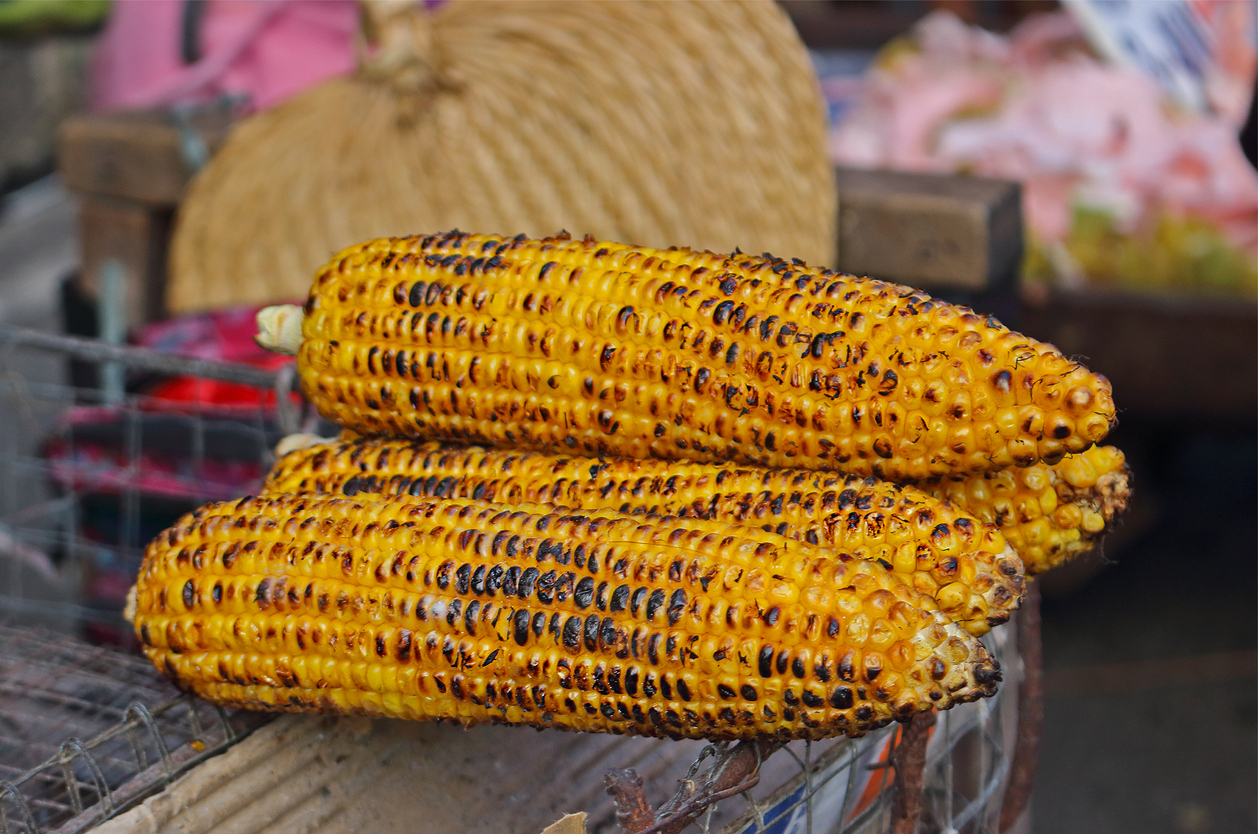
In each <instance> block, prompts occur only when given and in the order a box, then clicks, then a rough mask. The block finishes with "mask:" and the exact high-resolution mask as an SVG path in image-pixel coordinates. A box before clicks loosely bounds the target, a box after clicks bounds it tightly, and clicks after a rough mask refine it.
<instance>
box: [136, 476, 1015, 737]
mask: <svg viewBox="0 0 1258 834" xmlns="http://www.w3.org/2000/svg"><path fill="white" fill-rule="evenodd" d="M238 519H244V520H245V521H246V523H244V524H239V525H238V524H236V523H235V522H236V521H237V520H238ZM495 541H497V542H498V546H497V548H496V549H497V553H495V552H494V550H495V546H494V542H495ZM507 541H515V542H516V546H515V548H514V549H513V550H510V554H509V549H508V548H507V547H506V544H505V543H506V542H507ZM544 542H546V543H548V544H546V545H545V546H543V543H544ZM555 544H558V545H561V546H562V548H563V549H564V551H565V552H573V553H575V551H576V549H577V546H578V545H579V546H581V547H583V548H584V550H583V552H582V556H581V559H580V565H577V560H576V559H575V558H574V559H573V562H572V564H573V571H574V572H577V571H580V572H583V573H584V574H585V575H584V576H582V579H587V578H588V579H590V580H591V582H592V584H593V588H590V589H588V590H583V591H582V593H581V594H578V593H577V592H576V588H577V586H579V584H580V583H577V584H576V585H573V586H572V587H573V591H572V592H571V593H565V594H563V595H560V594H559V593H557V592H556V590H555V589H556V587H558V585H559V579H558V578H554V581H553V582H552V577H551V576H550V573H549V572H546V573H541V574H540V575H539V573H538V564H539V562H538V559H539V554H541V552H542V551H543V550H546V551H547V553H551V554H553V553H554V552H555V550H554V545H555ZM229 551H230V552H232V553H233V554H235V555H234V558H233V559H231V560H227V559H223V558H222V557H221V554H224V553H226V552H229ZM198 552H199V553H201V554H202V555H203V558H200V559H196V558H190V554H193V553H198ZM545 558H546V559H548V560H549V558H550V557H549V556H546V557H545ZM678 561H679V562H680V565H679V570H678V571H676V572H674V573H672V574H671V575H670V573H669V571H668V566H669V565H671V564H672V563H674V562H678ZM544 564H546V565H549V564H552V562H550V561H546V562H545V563H544ZM618 574H619V575H618ZM709 574H711V575H713V576H718V577H719V581H709V583H708V584H707V586H706V589H705V587H704V585H703V584H702V581H701V578H702V577H704V576H707V575H709ZM620 579H624V580H625V581H624V582H620V581H619V580H620ZM604 585H606V586H607V588H608V589H609V590H607V591H606V592H600V591H599V590H598V589H599V588H600V587H603V586H604ZM634 586H636V587H635V589H634V590H633V591H630V590H629V588H630V587H634ZM587 587H588V586H587ZM216 588H221V589H222V590H221V592H216V591H215V590H214V589H216ZM621 588H624V589H625V590H623V591H622V590H620V589H621ZM293 591H296V593H294V592H293ZM639 592H642V593H641V596H640V597H639ZM765 593H770V594H776V595H777V599H778V602H777V604H776V606H775V607H777V608H778V609H779V611H780V616H779V617H778V618H777V619H776V620H775V621H774V623H773V624H771V625H768V624H766V623H765V622H764V621H763V620H762V619H761V618H759V617H757V616H756V614H755V610H756V607H755V605H756V600H758V599H760V598H761V597H762V596H763V595H764V594H765ZM135 594H136V609H135V623H134V625H135V629H136V633H137V634H138V635H139V637H140V640H141V642H142V644H143V646H144V651H145V653H146V655H147V656H148V657H149V659H150V660H151V661H152V662H153V663H154V665H155V666H157V668H159V669H161V670H163V671H164V672H165V673H166V674H169V675H171V676H173V677H175V678H176V679H177V680H178V681H179V682H180V684H181V685H182V686H185V687H187V688H189V689H191V690H192V691H194V692H196V693H197V694H199V695H202V696H203V697H206V698H208V699H210V700H212V701H215V702H217V703H220V704H225V705H231V706H239V707H247V708H256V709H268V710H314V711H323V712H339V713H355V714H367V715H378V716H391V717H402V718H415V719H451V720H458V721H462V722H467V723H476V722H485V721H492V722H504V723H513V724H532V725H535V726H539V727H560V728H564V729H570V730H588V731H600V732H612V733H637V734H642V735H652V736H669V737H675V738H702V739H735V738H747V737H752V736H755V735H757V734H761V733H772V734H774V735H778V736H780V737H782V738H820V737H825V736H830V735H839V734H849V735H859V734H862V733H864V732H867V731H868V730H870V729H873V728H875V727H878V726H881V725H883V724H886V723H887V722H889V721H892V720H895V719H896V718H898V717H903V716H905V715H911V714H912V713H914V712H917V711H919V710H922V709H927V708H932V707H936V708H946V707H948V706H951V705H952V704H955V703H959V702H964V701H970V700H974V699H976V698H979V697H982V696H984V695H989V694H991V693H992V692H993V691H994V688H995V685H996V680H997V678H998V670H997V668H996V665H995V663H994V662H993V661H992V659H991V658H990V656H989V655H988V654H987V652H986V651H985V650H984V649H983V647H982V646H981V644H979V643H978V641H977V640H976V639H975V638H974V637H973V636H971V635H969V634H968V633H966V631H965V630H964V629H962V628H960V627H959V626H958V625H957V624H955V623H951V622H949V621H947V620H946V619H945V618H944V617H943V616H942V615H941V614H940V613H939V612H938V611H936V610H934V609H933V608H932V607H931V606H930V605H929V601H928V600H927V599H926V598H925V597H923V596H922V595H921V594H920V593H918V592H917V591H915V590H914V589H913V588H912V587H911V586H910V585H908V584H906V583H905V582H903V581H901V580H900V579H899V578H897V576H896V575H895V574H893V573H891V572H890V571H888V570H886V569H885V568H884V567H882V566H881V565H880V564H878V563H877V562H868V561H862V560H859V559H853V558H851V557H848V556H845V555H843V554H840V553H837V552H835V551H832V550H828V549H826V548H824V547H820V546H814V545H807V544H803V543H800V542H797V541H794V540H791V539H787V538H783V537H781V536H778V535H776V534H773V533H768V532H764V531H761V530H757V529H755V528H750V527H745V526H740V525H737V524H730V523H726V522H720V521H709V520H701V519H679V518H673V517H663V516H653V517H649V518H647V517H642V516H636V517H635V516H630V515H624V514H620V513H617V512H614V511H610V510H598V509H593V510H587V509H561V508H556V507H552V506H544V505H539V504H533V503H528V502H524V501H516V502H514V503H512V504H492V503H487V502H483V501H475V500H471V499H461V498H445V499H429V498H419V497H415V496H410V495H395V496H378V495H357V496H355V497H353V498H343V497H336V496H328V495H286V496H280V495H270V496H261V497H257V498H249V499H245V500H243V501H239V502H231V503H224V504H215V505H209V506H207V507H205V508H202V509H201V510H199V511H198V512H197V513H196V514H194V515H189V516H186V517H184V518H183V519H181V520H180V521H179V522H178V523H177V524H176V526H175V527H173V528H172V529H171V530H170V531H168V532H167V533H164V534H162V535H161V536H159V537H158V538H157V539H156V540H154V541H153V543H152V544H150V545H149V547H148V549H147V551H146V553H145V557H144V563H143V566H142V567H141V571H140V577H139V581H138V583H137V585H136V589H135ZM579 596H580V597H581V598H583V599H584V600H585V602H586V604H585V605H584V606H581V605H579V604H578V597H579ZM626 597H628V601H626ZM599 599H603V600H604V602H603V603H598V602H597V600H599ZM635 599H636V600H637V601H636V603H635ZM603 608H605V609H606V610H605V611H604V610H603ZM727 608H729V609H731V610H732V609H734V608H737V609H738V610H739V611H740V612H745V615H744V614H740V615H739V616H737V617H734V618H733V619H732V624H728V625H727V624H726V620H725V618H724V617H718V616H712V614H713V613H714V612H717V611H719V610H724V609H727ZM827 621H833V622H836V623H838V628H837V631H836V633H835V634H834V635H830V636H823V634H822V631H821V629H820V628H819V627H818V628H812V626H811V625H810V624H819V623H824V622H827ZM813 632H816V633H815V634H814V633H813ZM749 646H750V648H748V647H749ZM744 652H747V654H746V657H747V661H746V662H745V663H744V662H743V661H742V660H741V659H740V658H742V657H743V656H744ZM787 655H789V657H790V658H791V661H792V662H788V663H787V664H786V665H785V666H783V664H782V663H780V662H779V660H778V658H779V656H783V657H785V656H787ZM838 658H843V659H844V660H843V661H842V662H840V661H839V660H838ZM795 659H798V660H799V661H800V662H799V663H798V664H797V663H794V662H793V661H794V660H795ZM842 663H847V664H849V665H852V664H855V666H856V667H858V668H862V669H868V668H870V665H871V664H875V663H876V664H877V665H878V666H879V668H880V669H881V672H880V674H879V677H878V682H879V688H878V689H877V690H871V691H870V692H865V690H863V689H862V690H860V691H859V692H858V693H857V694H856V696H855V697H850V696H847V695H843V694H841V693H840V691H839V688H840V687H841V686H845V684H844V683H843V682H842V681H840V680H837V679H836V678H835V676H833V675H831V674H830V673H829V671H828V670H829V669H830V668H838V669H842V668H843V666H842ZM836 664H838V665H837V666H836ZM801 672H802V673H803V674H802V679H801V677H800V673H801ZM788 687H789V688H788ZM849 688H850V687H849ZM797 693H798V694H797ZM683 705H684V707H683Z"/></svg>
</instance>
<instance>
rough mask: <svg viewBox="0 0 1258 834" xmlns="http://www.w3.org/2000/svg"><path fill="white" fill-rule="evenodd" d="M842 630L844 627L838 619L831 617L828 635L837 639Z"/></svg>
mask: <svg viewBox="0 0 1258 834" xmlns="http://www.w3.org/2000/svg"><path fill="white" fill-rule="evenodd" d="M840 628H842V626H841V625H840V624H839V621H838V619H836V618H834V617H831V618H830V619H829V620H828V621H827V622H826V635H827V636H829V637H836V636H838V633H839V629H840Z"/></svg>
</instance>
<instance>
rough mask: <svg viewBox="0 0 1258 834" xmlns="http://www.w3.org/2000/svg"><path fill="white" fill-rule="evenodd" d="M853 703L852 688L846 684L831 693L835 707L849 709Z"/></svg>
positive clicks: (832, 703)
mask: <svg viewBox="0 0 1258 834" xmlns="http://www.w3.org/2000/svg"><path fill="white" fill-rule="evenodd" d="M853 703H854V701H853V699H852V690H851V689H849V688H847V687H846V686H840V687H837V688H836V689H835V690H834V692H833V693H831V695H830V705H831V706H832V707H834V708H835V709H848V708H850V707H851V706H852V704H853Z"/></svg>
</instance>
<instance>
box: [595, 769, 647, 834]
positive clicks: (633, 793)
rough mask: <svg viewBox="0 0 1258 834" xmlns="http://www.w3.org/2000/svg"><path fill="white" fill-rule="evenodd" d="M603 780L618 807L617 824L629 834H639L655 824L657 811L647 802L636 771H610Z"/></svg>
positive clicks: (640, 779)
mask: <svg viewBox="0 0 1258 834" xmlns="http://www.w3.org/2000/svg"><path fill="white" fill-rule="evenodd" d="M603 780H604V781H605V782H606V783H607V792H608V793H609V794H611V798H612V802H613V803H614V804H615V806H616V822H618V823H620V827H621V828H623V829H624V830H625V831H626V832H628V834H637V832H639V831H642V830H643V829H645V828H649V827H650V826H652V825H654V824H655V811H654V810H652V808H651V805H650V803H648V802H647V801H646V794H645V793H644V792H643V791H642V777H641V776H639V775H638V772H637V771H636V770H634V769H633V768H630V769H628V770H609V771H607V775H606V776H604V777H603Z"/></svg>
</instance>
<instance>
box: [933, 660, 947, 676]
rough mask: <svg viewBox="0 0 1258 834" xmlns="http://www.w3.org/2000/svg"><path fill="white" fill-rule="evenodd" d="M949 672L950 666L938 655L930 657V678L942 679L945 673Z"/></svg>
mask: <svg viewBox="0 0 1258 834" xmlns="http://www.w3.org/2000/svg"><path fill="white" fill-rule="evenodd" d="M946 674H948V666H947V664H945V663H944V662H943V661H942V660H940V659H939V658H937V657H932V658H931V659H930V678H931V680H936V681H941V680H943V678H944V675H946Z"/></svg>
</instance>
